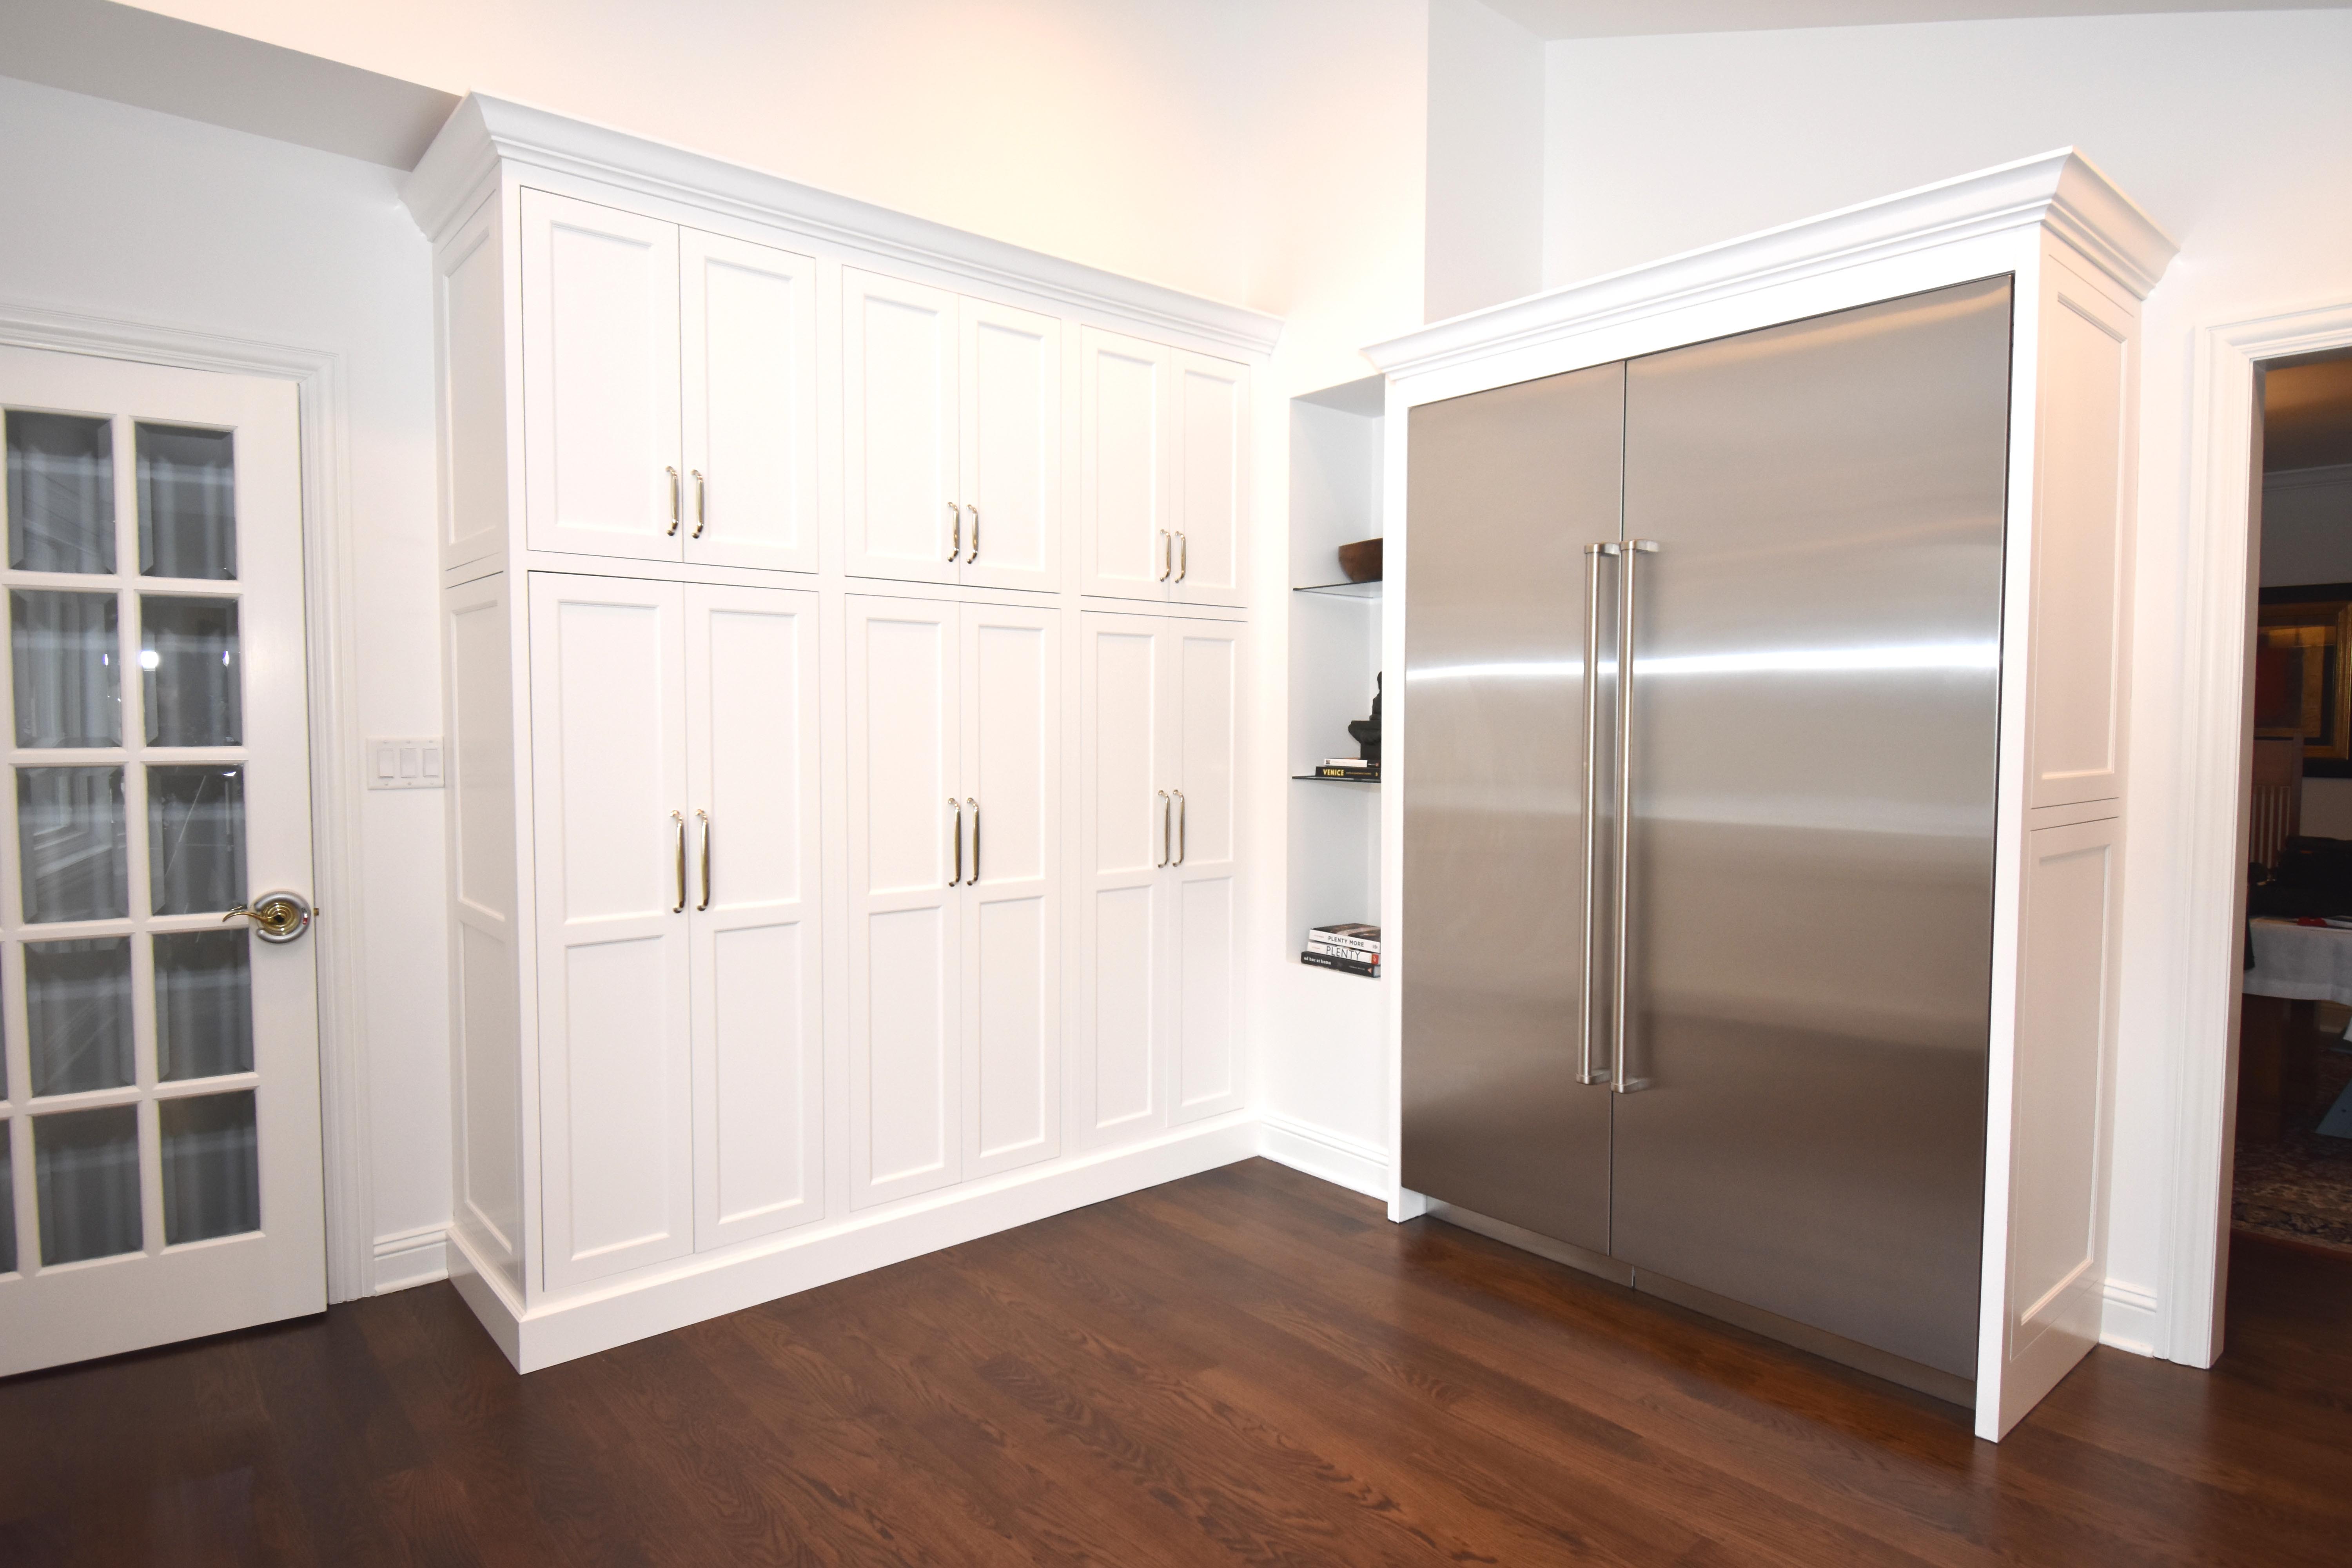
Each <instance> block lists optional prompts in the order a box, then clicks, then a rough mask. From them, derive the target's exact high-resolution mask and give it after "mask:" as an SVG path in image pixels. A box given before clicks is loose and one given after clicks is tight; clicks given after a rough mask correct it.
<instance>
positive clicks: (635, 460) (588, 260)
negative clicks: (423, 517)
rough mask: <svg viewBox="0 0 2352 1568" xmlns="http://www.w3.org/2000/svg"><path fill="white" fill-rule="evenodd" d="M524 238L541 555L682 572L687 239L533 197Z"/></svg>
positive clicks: (530, 495) (527, 408)
mask: <svg viewBox="0 0 2352 1568" xmlns="http://www.w3.org/2000/svg"><path fill="white" fill-rule="evenodd" d="M522 229H523V234H522V244H523V257H522V309H523V334H522V341H523V451H524V474H525V477H524V492H525V494H524V510H525V514H526V516H527V518H528V520H529V522H528V537H529V540H530V546H531V548H532V549H534V550H562V551H574V552H580V553H583V554H589V555H623V556H632V557H636V558H640V559H646V560H664V561H675V560H677V559H678V558H679V541H678V538H677V527H676V525H677V521H678V517H679V512H678V508H679V507H680V506H681V505H682V504H683V500H684V494H683V485H684V482H685V481H684V476H683V473H682V471H681V470H682V468H683V459H682V458H681V456H680V452H679V447H678V320H677V301H678V287H677V226H676V225H674V224H667V223H662V222H659V221H657V220H656V219H653V218H646V217H639V216H635V214H632V213H625V212H621V211H619V210H617V209H615V208H613V207H604V206H597V205H593V204H591V203H587V202H578V201H572V200H570V199H568V198H566V197H563V196H556V195H548V194H547V193H546V192H544V191H525V192H524V193H523V194H522Z"/></svg>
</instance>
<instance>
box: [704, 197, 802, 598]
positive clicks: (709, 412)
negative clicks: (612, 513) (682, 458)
mask: <svg viewBox="0 0 2352 1568" xmlns="http://www.w3.org/2000/svg"><path fill="white" fill-rule="evenodd" d="M678 251H679V279H678V282H679V289H680V298H679V305H680V310H679V319H680V321H681V324H682V342H681V350H682V353H683V371H684V399H685V401H684V410H683V412H684V416H685V434H686V463H685V468H686V476H687V490H686V495H685V498H684V509H685V523H684V527H683V529H682V531H681V537H683V539H684V540H685V543H686V559H688V561H700V562H708V563H711V564H712V565H719V566H765V567H777V568H787V569H791V570H795V571H803V572H814V571H815V570H816V563H817V562H816V263H815V262H814V261H812V260H810V259H809V258H807V257H805V256H795V255H793V254H792V253H791V252H790V251H784V250H777V249H774V248H773V247H769V246H764V245H753V244H751V243H749V242H748V241H744V240H740V239H731V238H728V237H723V236H719V235H715V234H705V233H703V232H701V231H700V230H698V229H691V228H689V229H683V230H681V231H679V237H678Z"/></svg>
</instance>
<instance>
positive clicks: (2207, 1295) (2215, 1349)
mask: <svg viewBox="0 0 2352 1568" xmlns="http://www.w3.org/2000/svg"><path fill="white" fill-rule="evenodd" d="M2347 345H2352V303H2342V304H2335V305H2327V306H2323V307H2320V308H2317V309H2311V310H2294V311H2283V312H2280V313H2277V314H2273V315H2268V316H2262V317H2258V318H2255V319H2253V320H2251V321H2232V322H2229V323H2226V324H2224V325H2221V326H2211V327H2207V328H2205V329H2204V330H2203V331H2200V332H2199V333H2198V334H2197V339H2196V360H2195V366H2194V369H2193V372H2192V374H2193V375H2194V378H2195V381H2194V388H2193V392H2192V396H2191V402H2190V405H2189V408H2190V412H2189V418H2190V426H2189V496H2188V502H2189V505H2188V517H2187V519H2186V524H2187V526H2186V529H2185V531H2184V534H2183V538H2182V541H2181V567H2182V574H2181V580H2182V582H2183V583H2184V584H2187V591H2186V595H2185V601H2184V603H2183V605H2182V607H2181V608H2182V620H2183V623H2184V624H2183V626H2182V628H2181V630H2182V638H2181V661H2182V667H2181V704H2180V710H2179V713H2180V718H2179V722H2178V723H2177V724H2176V725H2175V727H2174V729H2173V731H2172V742H2173V745H2172V754H2171V755H2170V756H2168V757H2165V758H2161V759H2156V758H2151V759H2150V761H2151V762H2154V763H2157V765H2158V766H2159V767H2163V768H2166V769H2168V770H2169V771H2170V772H2171V773H2172V775H2173V776H2174V777H2176V778H2177V779H2179V781H2180V784H2179V793H2178V795H2176V797H2175V798H2176V800H2177V802H2178V805H2177V811H2178V816H2177V817H2176V819H2175V820H2174V821H2173V822H2171V823H2170V824H2168V829H2169V831H2168V837H2169V839H2170V841H2171V842H2172V843H2174V844H2176V845H2178V846H2179V847H2180V850H2181V853H2180V854H2179V856H2178V857H2176V858H2175V859H2174V860H2173V863H2172V865H2173V869H2174V884H2173V886H2172V887H2171V888H2170V889H2168V895H2169V896H2168V899H2167V900H2166V901H2165V902H2164V904H2163V905H2162V906H2161V907H2163V908H2165V909H2166V910H2168V926H2169V931H2170V935H2171V938H2172V950H2173V951H2172V956H2173V959H2174V962H2173V963H2172V964H2171V965H2170V970H2171V973H2172V975H2173V981H2172V993H2173V994H2172V997H2171V1005H2168V1006H2164V1007H2160V1008H2158V1009H2157V1010H2156V1011H2157V1014H2158V1016H2159V1017H2161V1018H2162V1019H2163V1021H2164V1022H2163V1024H2162V1027H2163V1028H2164V1030H2165V1032H2166V1036H2167V1037H2166V1038H2164V1039H2163V1040H2161V1042H2160V1044H2159V1049H2161V1050H2162V1051H2163V1053H2164V1055H2165V1057H2166V1058H2168V1075H2167V1076H2168V1088H2169V1091H2170V1094H2171V1098H2172V1116H2171V1122H2172V1139H2171V1142H2170V1144H2169V1147H2170V1149H2171V1150H2172V1151H2173V1153H2174V1162H2173V1167H2172V1170H2173V1186H2172V1192H2171V1194H2169V1203H2168V1208H2169V1210H2170V1214H2169V1215H2168V1222H2167V1223H2166V1225H2165V1226H2164V1230H2163V1233H2162V1236H2161V1238H2160V1247H2161V1256H2160V1258H2159V1270H2160V1275H2159V1277H2160V1279H2162V1281H2163V1298H2162V1300H2160V1301H2158V1303H2157V1316H2158V1320H2159V1321H2158V1324H2157V1325H2156V1329H2157V1331H2156V1333H2155V1334H2154V1335H2153V1336H2152V1339H2153V1342H2154V1343H2155V1344H2156V1345H2157V1346H2158V1351H2159V1353H2161V1354H2163V1355H2164V1356H2166V1357H2168V1359H2170V1360H2173V1361H2177V1362H2185V1363H2188V1364H2189V1365H2190V1366H2210V1365H2212V1364H2213V1363H2214V1361H2215V1359H2216V1358H2218V1357H2219V1356H2220V1355H2221V1332H2222V1298H2223V1296H2224V1295H2225V1294H2226V1292H2227V1290H2228V1289H2229V1268H2228V1237H2229V1225H2230V1198H2231V1180H2230V1157H2231V1131H2230V1122H2231V1112H2232V1110H2233V1108H2234V1104H2235V1100H2236V1073H2237V1055H2238V994H2239V987H2240V984H2241V978H2240V973H2239V971H2240V965H2241V963H2242V959H2241V956H2240V952H2241V947H2240V936H2239V922H2240V921H2242V919H2243V912H2244V903H2243V900H2244V897H2245V841H2246V839H2245V835H2246V823H2245V810H2246V800H2245V788H2244V781H2245V778H2246V775H2247V769H2248V767H2249V766H2250V763H2249V752H2248V748H2249V746H2250V745H2251V744H2252V730H2251V729H2250V728H2249V727H2248V721H2247V699H2248V681H2249V679H2251V674H2250V671H2249V670H2248V668H2247V660H2246V647H2247V639H2246V626H2247V623H2248V620H2249V618H2250V616H2252V611H2253V601H2254V594H2255V579H2256V575H2257V574H2256V572H2255V559H2254V557H2255V550H2256V546H2257V537H2256V534H2255V531H2254V528H2253V502H2254V495H2255V492H2256V491H2257V490H2258V489H2260V488H2261V482H2260V481H2261V474H2260V471H2259V469H2258V468H2256V467H2255V464H2254V437H2255V432H2256V426H2255V418H2256V407H2255V380H2254V376H2255V372H2256V370H2257V369H2258V368H2259V367H2260V365H2261V364H2262V363H2263V362H2264V361H2268V360H2276V359H2287V358H2291V357H2293V356H2294V355H2297V354H2305V353H2318V352H2321V351H2323V350H2326V349H2334V348H2342V347H2346V346H2347Z"/></svg>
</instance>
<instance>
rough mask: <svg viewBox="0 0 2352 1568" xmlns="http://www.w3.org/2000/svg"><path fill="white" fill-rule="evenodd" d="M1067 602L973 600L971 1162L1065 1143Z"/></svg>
mask: <svg viewBox="0 0 2352 1568" xmlns="http://www.w3.org/2000/svg"><path fill="white" fill-rule="evenodd" d="M1060 633H1061V612H1060V611H1059V610H1053V609H1033V608H1030V607H1028V606H1026V605H1020V606H1013V605H964V606H963V647H962V653H963V658H962V665H963V668H962V678H963V711H964V722H963V779H964V795H965V799H966V802H967V808H968V809H969V810H970V811H971V823H970V829H969V831H970V837H969V840H968V848H969V853H970V858H969V860H968V861H967V863H966V865H965V868H964V889H963V929H964V942H963V1009H964V1031H963V1033H964V1046H963V1069H964V1076H963V1100H964V1104H963V1123H964V1148H963V1173H964V1175H965V1176H966V1177H967V1178H969V1177H972V1176H982V1175H987V1174H989V1173H992V1172H996V1171H1004V1170H1010V1169H1012V1168H1013V1167H1014V1166H1016V1165H1026V1164H1029V1163H1033V1162H1034V1161H1038V1160H1044V1159H1048V1158H1051V1157H1052V1156H1053V1155H1055V1154H1056V1153H1059V1152H1061V1146H1062V1140H1061V1103H1062V1095H1061V1082H1060V1072H1061V1049H1060V1046H1061V963H1060V955H1061V903H1062V900H1061V856H1060V854H1059V849H1060V844H1061V832H1062V826H1061V825H1062V813H1061V787H1060V786H1061V773H1062V748H1061V722H1062V717H1061V715H1062V704H1061V700H1060V697H1061V685H1062V662H1061V658H1062V649H1061V635H1060Z"/></svg>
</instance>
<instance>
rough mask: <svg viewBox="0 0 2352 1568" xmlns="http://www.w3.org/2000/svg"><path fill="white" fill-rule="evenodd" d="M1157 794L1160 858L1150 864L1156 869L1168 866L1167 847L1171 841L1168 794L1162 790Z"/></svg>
mask: <svg viewBox="0 0 2352 1568" xmlns="http://www.w3.org/2000/svg"><path fill="white" fill-rule="evenodd" d="M1159 793H1160V858H1159V859H1157V860H1154V861H1153V862H1152V865H1153V866H1155V867H1158V866H1165V865H1166V864H1168V847H1169V844H1170V843H1171V839H1170V838H1169V837H1168V792H1167V791H1166V790H1164V789H1163V790H1161V791H1160V792H1159Z"/></svg>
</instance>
